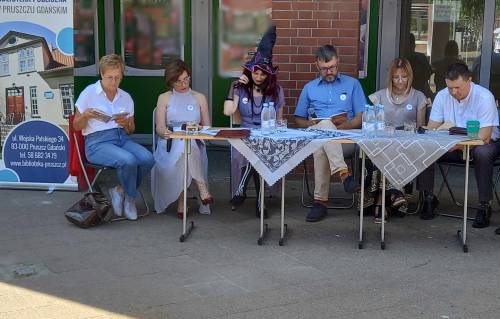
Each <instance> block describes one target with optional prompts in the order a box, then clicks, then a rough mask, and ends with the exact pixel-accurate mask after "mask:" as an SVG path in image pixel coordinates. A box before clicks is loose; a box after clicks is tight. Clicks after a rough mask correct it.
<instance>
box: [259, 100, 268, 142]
mask: <svg viewBox="0 0 500 319" xmlns="http://www.w3.org/2000/svg"><path fill="white" fill-rule="evenodd" d="M270 113H271V112H270V111H269V104H268V103H267V102H265V103H264V104H263V105H262V112H260V131H261V132H262V135H267V134H269V133H270V132H269V129H270V127H269V119H270V117H271V114H270Z"/></svg>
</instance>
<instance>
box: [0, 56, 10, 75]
mask: <svg viewBox="0 0 500 319" xmlns="http://www.w3.org/2000/svg"><path fill="white" fill-rule="evenodd" d="M2 75H9V55H8V54H0V76H2Z"/></svg>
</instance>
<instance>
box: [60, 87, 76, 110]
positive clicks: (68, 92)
mask: <svg viewBox="0 0 500 319" xmlns="http://www.w3.org/2000/svg"><path fill="white" fill-rule="evenodd" d="M59 89H60V90H61V101H62V107H63V116H64V118H68V117H69V116H70V115H71V114H73V84H61V85H60V86H59Z"/></svg>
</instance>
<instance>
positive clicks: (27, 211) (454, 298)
mask: <svg viewBox="0 0 500 319" xmlns="http://www.w3.org/2000/svg"><path fill="white" fill-rule="evenodd" d="M209 158H210V171H209V172H210V181H211V187H212V191H213V193H214V195H215V198H216V203H215V205H214V206H213V207H212V215H210V216H204V215H199V214H197V213H196V214H195V213H193V214H192V215H191V216H190V217H191V218H192V219H193V220H194V221H195V223H196V228H195V230H194V232H193V233H192V236H191V237H190V238H189V239H188V240H187V241H186V242H185V243H180V242H179V241H178V238H179V235H180V231H181V224H180V221H179V220H178V219H177V218H176V217H175V216H174V211H175V208H173V209H169V210H168V212H167V213H166V214H161V215H156V214H155V215H152V216H149V217H148V218H145V219H142V220H140V221H137V222H128V221H125V222H118V223H111V224H106V225H101V226H99V227H96V228H93V229H88V230H82V229H78V228H76V227H73V226H72V225H70V224H68V222H67V221H66V220H65V219H64V217H63V211H64V210H65V209H66V208H67V207H69V206H70V205H71V204H72V203H73V202H74V201H76V200H77V199H78V198H79V197H80V194H79V193H73V192H54V193H52V194H47V193H46V192H43V191H26V190H1V191H0V202H1V203H2V204H1V208H0V212H1V213H0V318H30V319H31V318H36V319H38V318H51V319H52V318H65V319H66V318H287V319H288V318H356V319H359V318H370V319H373V318H443V319H444V318H499V317H500V315H499V311H500V303H499V302H498V301H499V300H500V293H499V292H498V291H499V289H498V287H500V276H499V275H500V268H499V267H498V265H499V263H500V238H499V236H496V235H494V233H493V230H494V228H495V227H489V228H486V229H482V230H478V229H472V228H470V227H469V229H468V230H469V233H468V234H469V247H470V252H469V253H467V254H464V253H463V252H462V251H461V247H460V245H459V244H458V242H457V239H456V230H457V229H459V228H460V227H461V220H459V219H450V218H445V217H441V216H440V217H437V218H436V219H434V220H433V221H422V220H420V219H419V218H418V216H406V217H405V218H391V219H390V220H389V222H388V223H387V224H386V235H387V236H386V241H387V249H386V250H385V251H382V250H380V245H379V241H378V240H379V239H378V234H379V226H378V225H375V224H373V223H372V222H371V218H370V217H368V216H367V217H366V218H365V226H366V229H365V234H366V236H365V237H366V245H365V249H363V250H359V249H357V234H358V217H357V212H356V211H355V210H331V211H330V212H329V216H328V218H326V219H325V220H324V221H322V222H320V223H314V224H311V223H306V222H305V221H304V217H305V214H306V212H307V210H306V209H304V208H302V207H301V206H300V197H299V195H300V186H301V183H300V182H298V181H289V182H287V201H286V214H287V223H288V224H289V227H290V236H289V239H288V241H287V242H286V244H285V246H283V247H280V246H278V239H279V198H271V199H269V200H268V205H269V209H270V213H271V217H270V218H269V220H267V223H268V224H269V227H270V229H271V230H270V233H269V236H268V239H267V241H266V243H265V245H264V246H262V247H261V246H258V245H257V243H256V241H257V237H258V230H259V224H258V219H256V218H255V216H254V202H253V201H254V199H253V198H250V199H248V200H247V202H246V203H245V204H244V205H243V206H242V207H241V208H240V209H238V210H237V211H234V212H233V211H231V210H230V207H229V205H228V201H229V198H230V195H229V192H228V189H229V186H228V182H229V177H228V173H227V172H228V171H229V161H228V153H227V152H226V151H211V152H210V155H209ZM113 178H114V177H113V176H112V175H109V176H105V181H106V183H107V184H109V185H111V184H112V182H113ZM462 178H463V175H462V173H461V172H460V171H457V172H456V173H454V175H453V178H452V181H453V184H454V187H455V189H456V190H457V191H459V190H460V189H461V188H462V184H463V182H462ZM437 181H439V180H437ZM473 182H474V180H473V179H472V180H471V188H472V193H471V197H470V198H471V204H473V203H474V200H475V196H476V194H475V186H474V184H473ZM147 184H148V181H146V182H145V185H144V190H145V192H146V193H149V191H148V190H149V186H148V185H147ZM335 189H337V188H335ZM149 200H151V199H149ZM195 205H196V202H195V201H194V200H190V206H192V207H193V208H194V207H195ZM440 209H442V210H447V211H455V212H457V213H459V214H461V210H460V209H459V208H458V209H457V208H455V207H454V206H453V205H451V203H450V201H449V199H448V198H447V197H446V196H444V197H443V198H442V200H441V205H440ZM471 215H472V216H474V212H473V211H471ZM498 215H499V214H498V207H497V206H495V212H494V215H493V219H492V225H493V226H500V225H499V224H500V217H499V216H498ZM469 226H470V223H469ZM23 265H24V266H33V267H34V269H35V270H36V273H35V274H34V275H32V276H27V277H15V276H14V275H13V270H14V269H16V268H19V267H20V266H23Z"/></svg>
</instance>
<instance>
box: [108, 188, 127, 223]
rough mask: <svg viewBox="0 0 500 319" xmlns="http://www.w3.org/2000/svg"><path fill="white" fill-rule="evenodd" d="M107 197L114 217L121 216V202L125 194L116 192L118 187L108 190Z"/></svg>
mask: <svg viewBox="0 0 500 319" xmlns="http://www.w3.org/2000/svg"><path fill="white" fill-rule="evenodd" d="M109 197H111V205H112V206H113V211H114V213H115V215H116V216H119V217H120V216H122V215H123V200H124V198H125V194H123V192H120V191H119V190H118V186H116V187H113V188H110V189H109Z"/></svg>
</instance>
